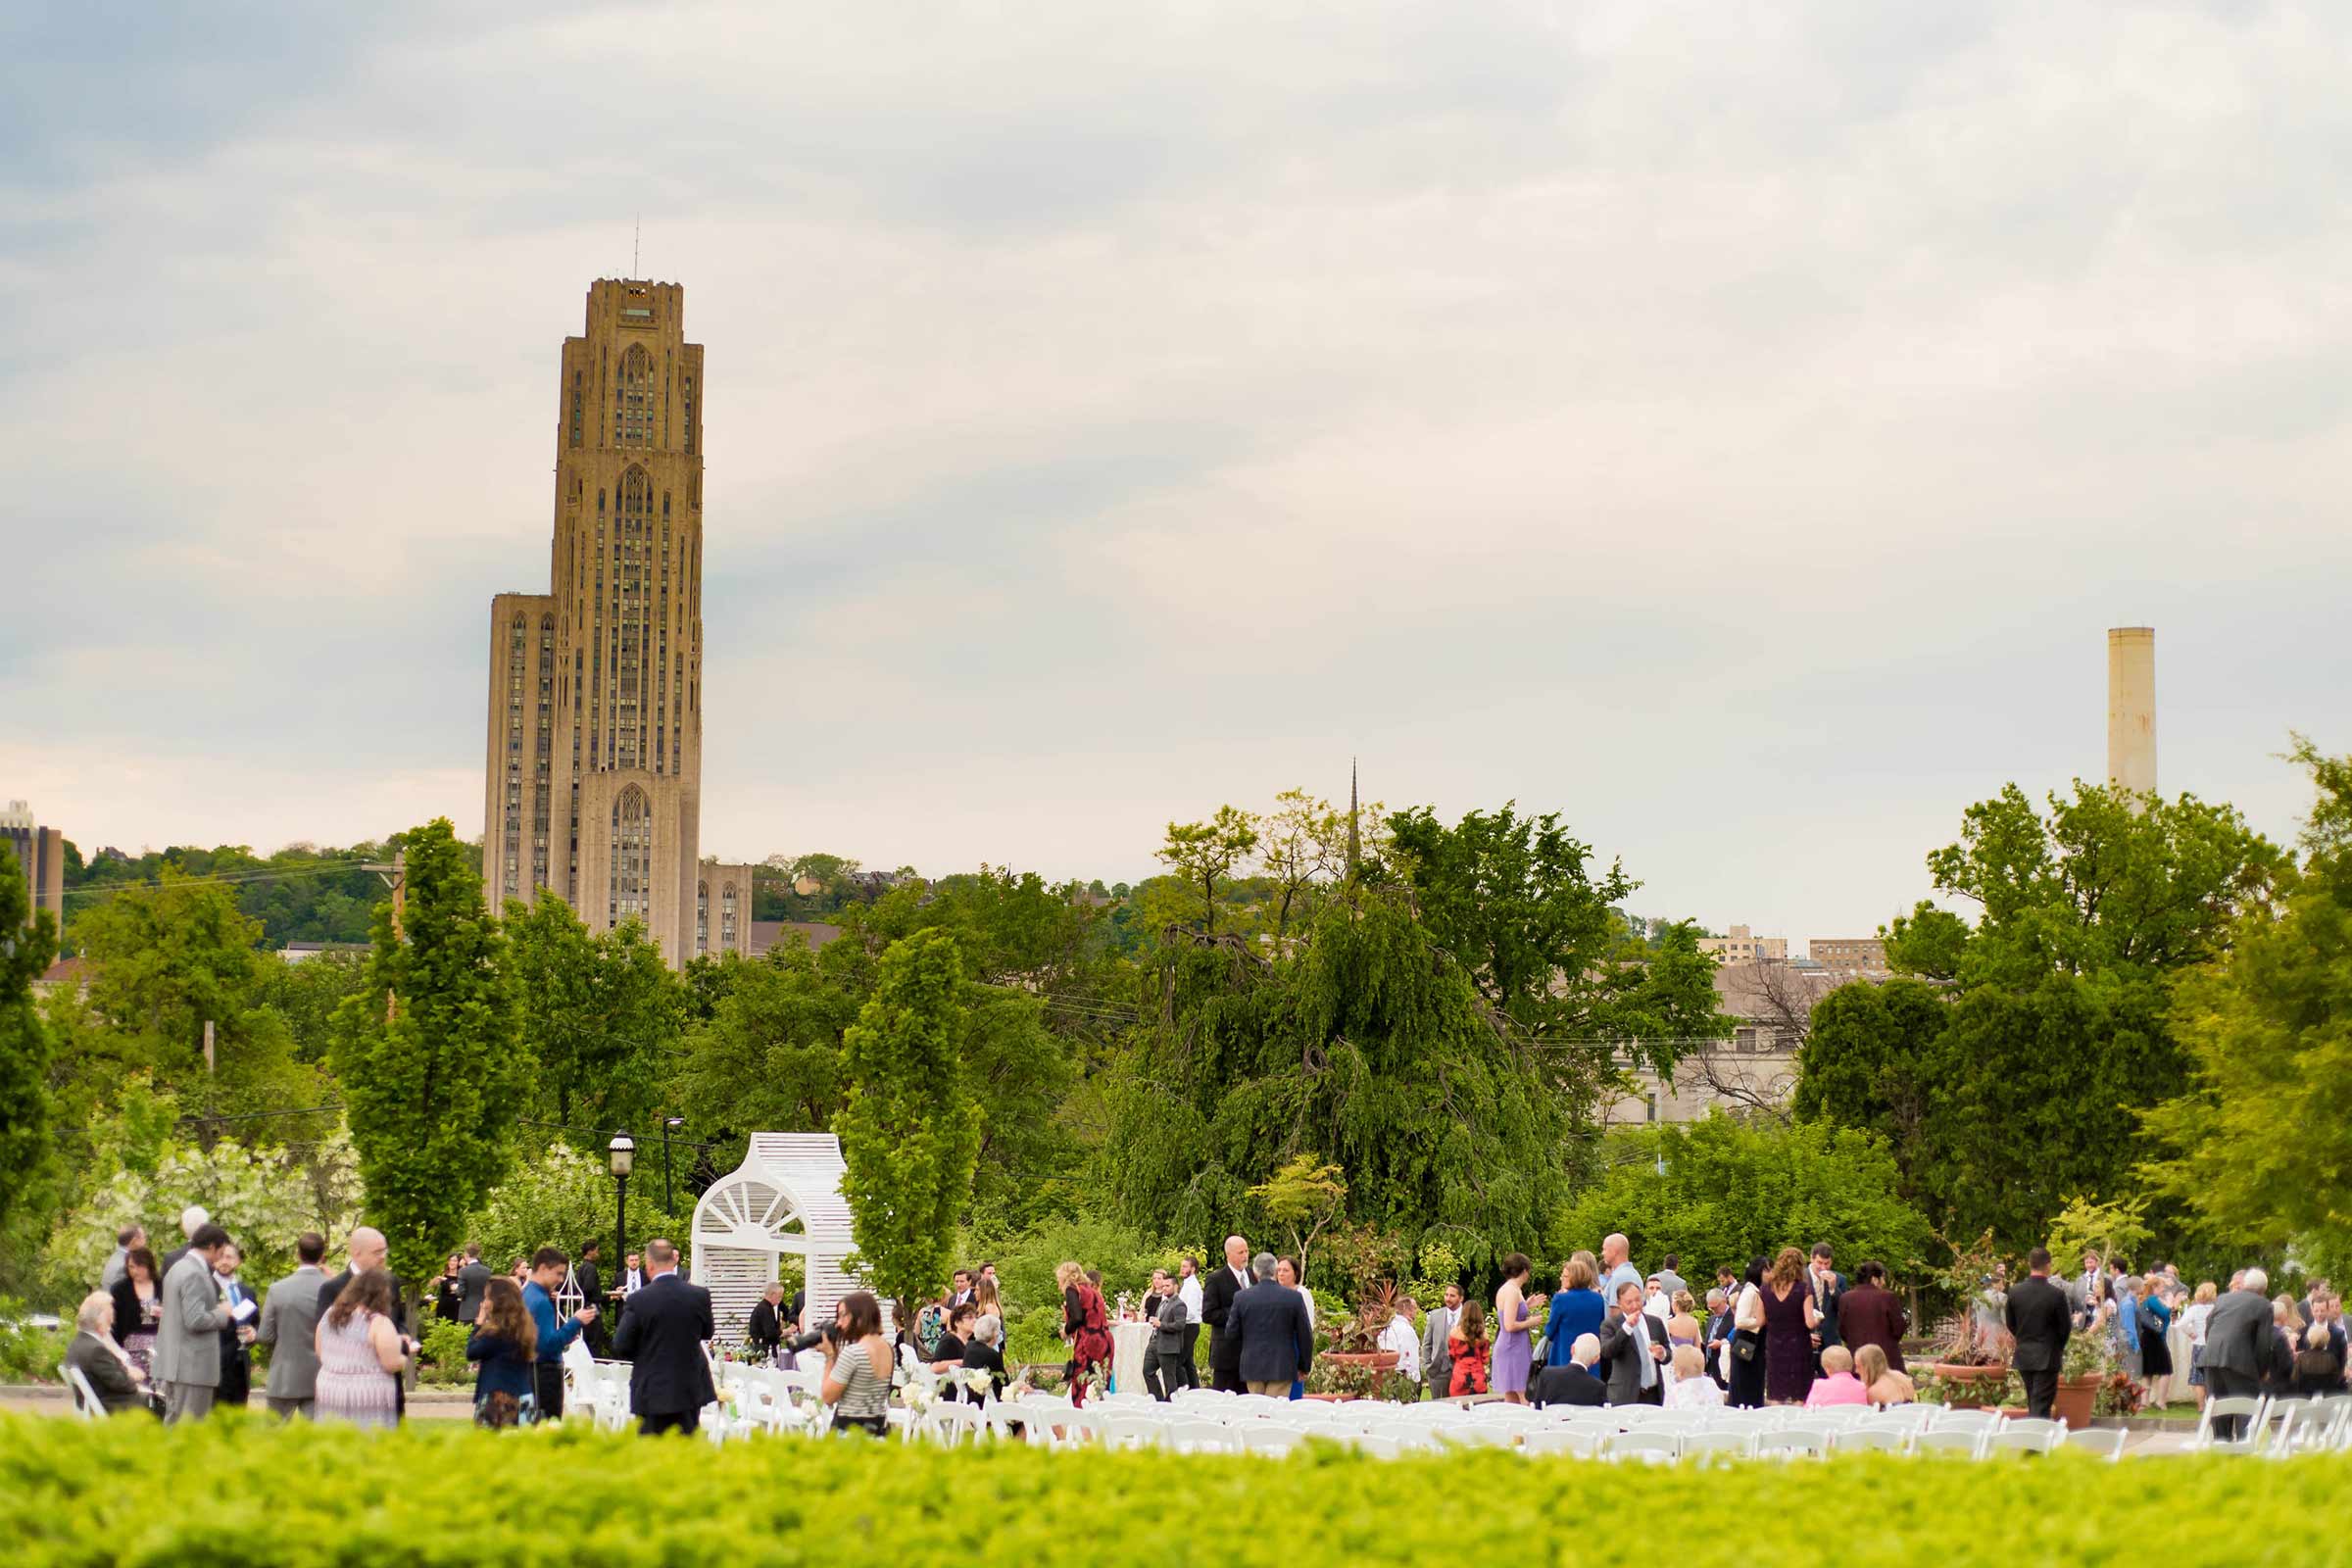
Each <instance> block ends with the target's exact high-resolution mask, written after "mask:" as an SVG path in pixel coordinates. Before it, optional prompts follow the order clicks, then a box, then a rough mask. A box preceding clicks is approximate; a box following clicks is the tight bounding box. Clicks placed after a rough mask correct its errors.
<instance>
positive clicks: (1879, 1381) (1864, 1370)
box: [1854, 1345, 1919, 1409]
mask: <svg viewBox="0 0 2352 1568" xmlns="http://www.w3.org/2000/svg"><path fill="white" fill-rule="evenodd" d="M1854 1376H1856V1377H1858V1378H1860V1379H1861V1380H1862V1388H1863V1390H1864V1392H1865V1393H1867V1394H1868V1395H1869V1396H1870V1402H1871V1403H1872V1404H1875V1405H1877V1406H1879V1407H1880V1408H1881V1409H1885V1408H1886V1407H1887V1405H1890V1404H1909V1403H1911V1402H1912V1401H1913V1400H1915V1399H1917V1398H1918V1397H1919V1390H1918V1387H1917V1386H1916V1385H1914V1384H1913V1383H1912V1381H1911V1378H1910V1374H1908V1373H1904V1372H1897V1371H1896V1370H1895V1369H1894V1368H1893V1366H1892V1365H1890V1364H1889V1363H1888V1362H1887V1352H1886V1351H1885V1350H1883V1349H1881V1348H1879V1347H1877V1346H1875V1345H1865V1346H1863V1347H1862V1348H1860V1349H1858V1350H1856V1351H1855V1352H1854Z"/></svg>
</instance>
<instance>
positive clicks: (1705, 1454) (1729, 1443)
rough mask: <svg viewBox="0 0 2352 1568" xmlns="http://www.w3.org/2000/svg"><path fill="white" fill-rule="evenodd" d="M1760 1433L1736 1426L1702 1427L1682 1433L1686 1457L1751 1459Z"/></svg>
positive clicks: (1684, 1455)
mask: <svg viewBox="0 0 2352 1568" xmlns="http://www.w3.org/2000/svg"><path fill="white" fill-rule="evenodd" d="M1759 1436H1760V1434H1758V1433H1756V1432H1753V1431H1750V1430H1747V1429H1745V1428H1738V1427H1717V1426H1710V1427H1702V1428H1700V1429H1699V1430H1698V1431H1696V1432H1687V1433H1685V1434H1684V1435H1683V1457H1684V1458H1686V1459H1751V1458H1753V1457H1755V1452H1756V1439H1757V1437H1759Z"/></svg>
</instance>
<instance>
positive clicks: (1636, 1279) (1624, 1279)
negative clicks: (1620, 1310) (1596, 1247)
mask: <svg viewBox="0 0 2352 1568" xmlns="http://www.w3.org/2000/svg"><path fill="white" fill-rule="evenodd" d="M1632 1250H1633V1246H1632V1244H1631V1243H1629V1242H1628V1241H1627V1240H1626V1239H1625V1238H1624V1237H1623V1236H1621V1235H1619V1234H1618V1233H1617V1232H1615V1231H1611V1232H1610V1233H1609V1234H1608V1235H1606V1236H1604V1237H1602V1238H1601V1239H1600V1299H1602V1300H1604V1301H1610V1302H1614V1301H1615V1300H1616V1299H1617V1290H1618V1287H1619V1286H1622V1285H1625V1284H1627V1283H1628V1282H1631V1283H1632V1284H1634V1285H1637V1286H1638V1285H1640V1284H1641V1283H1642V1271H1641V1270H1640V1269H1638V1268H1636V1267H1634V1265H1633V1261H1632V1259H1631V1258H1630V1257H1629V1256H1628V1255H1627V1254H1628V1253H1630V1252H1631V1251H1632Z"/></svg>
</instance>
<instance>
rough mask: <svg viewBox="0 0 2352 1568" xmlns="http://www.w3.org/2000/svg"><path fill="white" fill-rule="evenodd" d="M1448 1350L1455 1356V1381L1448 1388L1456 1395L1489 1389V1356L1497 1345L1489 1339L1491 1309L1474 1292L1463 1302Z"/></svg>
mask: <svg viewBox="0 0 2352 1568" xmlns="http://www.w3.org/2000/svg"><path fill="white" fill-rule="evenodd" d="M1493 1352H1494V1347H1493V1346H1492V1345H1490V1344H1489V1343H1488V1341H1487V1309H1486V1308H1485V1307H1483V1306H1481V1305H1479V1304H1478V1298H1477V1297H1475V1296H1473V1297H1471V1298H1470V1299H1467V1300H1465V1301H1463V1302H1462V1315H1461V1317H1460V1318H1458V1319H1456V1320H1455V1322H1454V1325H1453V1332H1452V1333H1450V1334H1448V1335H1446V1353H1447V1354H1449V1355H1450V1356H1452V1357H1453V1381H1452V1382H1451V1383H1450V1384H1448V1385H1447V1386H1446V1393H1447V1394H1450V1395H1452V1396H1453V1397H1455V1398H1457V1399H1458V1398H1460V1397H1463V1396H1464V1395H1467V1394H1484V1393H1486V1392H1487V1382H1488V1380H1487V1365H1488V1358H1489V1357H1490V1356H1491V1355H1492V1354H1493Z"/></svg>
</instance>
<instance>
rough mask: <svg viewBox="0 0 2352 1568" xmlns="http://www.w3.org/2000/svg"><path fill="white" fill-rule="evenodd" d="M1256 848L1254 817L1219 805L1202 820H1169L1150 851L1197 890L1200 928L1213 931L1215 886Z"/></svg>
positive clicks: (1214, 923)
mask: <svg viewBox="0 0 2352 1568" xmlns="http://www.w3.org/2000/svg"><path fill="white" fill-rule="evenodd" d="M1256 848H1257V818H1256V817H1254V816H1252V815H1250V813H1249V812H1248V811H1245V810H1242V809H1240V808H1238V807H1232V806H1220V807H1218V808H1217V814H1216V815H1215V816H1213V817H1210V818H1209V819H1208V820H1207V821H1205V822H1170V823H1169V824H1168V836H1167V840H1166V842H1165V843H1163V844H1161V845H1160V847H1159V848H1158V849H1157V850H1156V851H1154V852H1153V854H1154V855H1155V856H1156V857H1157V858H1159V859H1161V860H1164V861H1166V862H1167V864H1168V867H1169V869H1170V870H1172V871H1174V872H1175V873H1176V874H1177V875H1178V876H1179V877H1181V878H1182V879H1183V881H1184V884H1185V885H1186V887H1187V888H1189V889H1192V890H1195V891H1197V892H1198V893H1199V894H1200V903H1199V904H1198V905H1196V906H1195V908H1197V909H1198V910H1199V913H1200V917H1201V931H1202V932H1204V933H1206V934H1208V935H1212V936H1213V935H1215V933H1216V929H1217V889H1218V887H1219V886H1220V885H1221V884H1223V883H1224V882H1225V881H1226V880H1227V879H1229V878H1230V877H1231V876H1232V875H1233V870H1234V867H1235V866H1237V865H1240V864H1241V863H1242V861H1243V860H1245V859H1247V858H1249V856H1250V851H1252V850H1254V849H1256Z"/></svg>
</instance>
